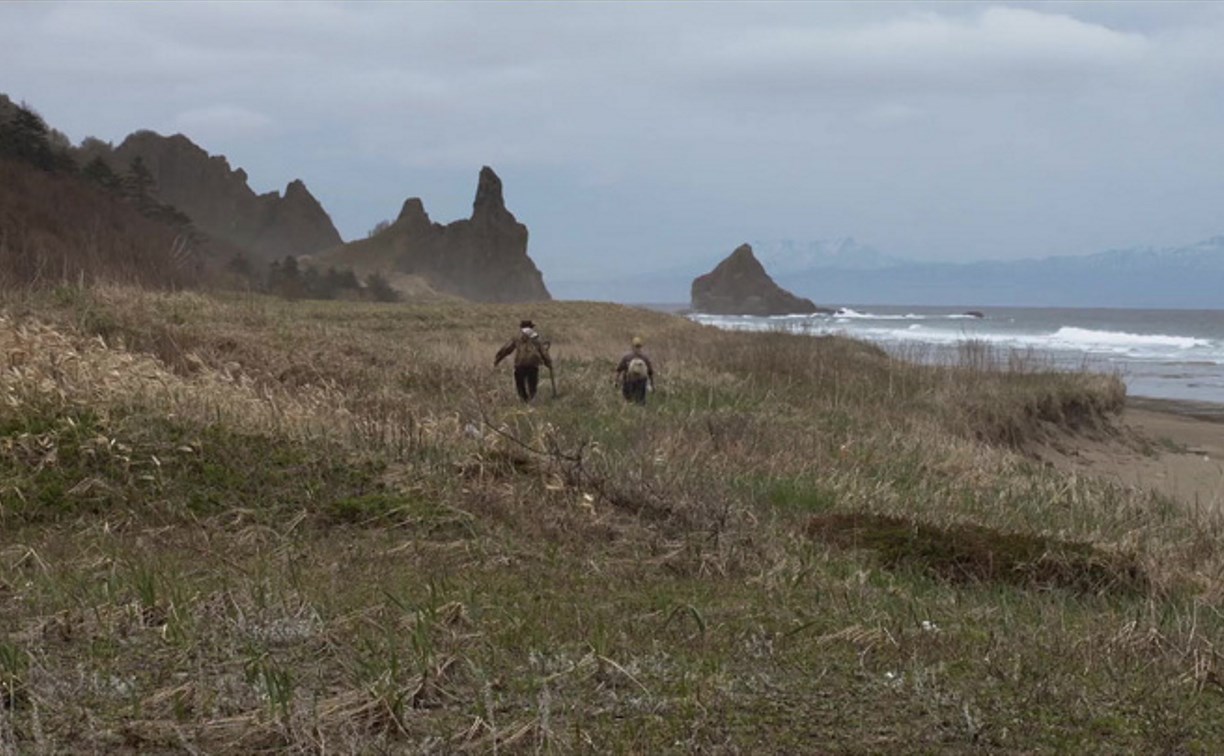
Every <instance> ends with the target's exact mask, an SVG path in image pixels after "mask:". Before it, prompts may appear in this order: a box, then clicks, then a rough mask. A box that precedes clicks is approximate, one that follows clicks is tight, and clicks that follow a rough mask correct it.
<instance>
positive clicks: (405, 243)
mask: <svg viewBox="0 0 1224 756" xmlns="http://www.w3.org/2000/svg"><path fill="white" fill-rule="evenodd" d="M313 263H314V264H316V265H319V266H325V265H336V266H341V267H346V268H352V269H354V270H357V271H359V272H366V271H369V272H378V273H383V274H389V275H394V274H396V273H399V274H407V275H412V276H419V277H421V278H422V279H424V280H425V281H427V282H428V283H429V284H430V285H431V286H433V287H434V288H435V289H437V290H439V291H441V292H445V293H449V294H453V295H457V296H460V297H463V298H465V299H470V300H473V301H477V302H535V301H543V300H547V299H550V297H549V294H548V289H547V288H546V287H545V285H544V277H543V275H542V274H541V273H540V271H539V269H538V268H537V267H536V265H535V263H534V262H533V261H532V259H531V257H530V256H529V255H528V254H527V227H526V226H525V225H523V224H522V223H519V222H518V219H516V218H515V217H514V214H513V213H511V212H510V211H509V210H507V209H506V202H505V199H504V198H503V196H502V182H501V179H500V178H499V177H498V176H497V174H496V173H494V172H493V169H492V168H489V167H488V166H485V167H484V168H481V170H480V177H479V180H478V182H477V185H476V198H475V200H474V201H473V203H472V215H471V217H470V218H467V219H465V220H457V221H454V222H452V223H448V224H446V225H442V224H440V223H435V222H433V221H431V220H430V218H429V215H428V213H426V212H425V206H424V204H422V202H421V200H420V199H418V198H415V197H413V198H410V199H408V200H406V201H405V202H404V205H403V207H402V208H401V210H400V214H399V217H397V218H396V219H395V222H394V223H391V224H389V225H388V226H387V227H385V228H383V229H381V230H379V231H378V233H376V234H374V235H372V236H370V237H369V238H367V239H361V240H358V241H354V242H351V243H349V244H346V245H344V246H343V247H339V248H336V249H331V250H328V251H326V252H324V253H322V254H321V255H319V256H318V258H317V259H316V260H314V261H313Z"/></svg>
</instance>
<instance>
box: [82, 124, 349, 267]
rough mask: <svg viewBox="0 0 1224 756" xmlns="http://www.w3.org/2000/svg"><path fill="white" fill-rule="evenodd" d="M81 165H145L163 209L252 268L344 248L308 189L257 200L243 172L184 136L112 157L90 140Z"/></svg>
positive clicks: (138, 142) (136, 138) (126, 144)
mask: <svg viewBox="0 0 1224 756" xmlns="http://www.w3.org/2000/svg"><path fill="white" fill-rule="evenodd" d="M78 159H79V162H80V163H81V164H82V165H85V164H88V163H89V162H90V161H92V160H94V159H101V160H103V161H105V162H106V163H107V164H108V165H109V166H110V168H111V170H113V171H116V172H122V171H125V170H129V169H130V167H131V166H132V165H133V163H135V162H137V161H139V163H140V164H141V165H142V166H143V168H144V170H147V172H148V174H149V177H150V180H151V191H152V192H153V194H154V195H155V196H156V197H157V199H158V200H159V201H161V202H164V203H166V204H168V205H171V206H173V207H174V208H176V209H177V210H179V211H180V212H182V213H184V214H185V215H186V216H187V217H189V218H190V219H191V221H192V223H194V224H195V226H196V227H197V228H198V229H200V230H201V231H203V232H205V233H207V234H209V235H210V236H212V237H215V238H217V239H221V240H224V241H225V242H227V243H229V244H231V245H233V246H234V247H236V248H238V249H241V250H243V251H244V252H245V253H246V255H247V256H248V257H249V258H250V260H251V261H252V262H256V263H267V262H270V261H272V260H277V259H281V258H283V257H285V256H286V255H293V256H299V255H308V254H311V253H314V252H318V251H319V250H322V249H326V248H329V247H333V246H335V245H337V244H339V243H340V242H341V239H340V234H339V232H337V231H336V227H335V226H334V225H333V224H332V221H331V218H330V217H328V215H327V212H326V211H325V210H324V209H323V207H322V206H321V205H320V204H319V202H318V200H316V199H315V198H314V196H313V195H312V194H311V193H310V190H309V189H307V188H306V185H305V184H304V183H303V182H302V181H300V180H295V181H291V182H290V183H289V184H288V186H286V187H285V191H284V194H283V195H282V194H281V193H278V192H268V193H266V194H256V193H255V192H254V191H253V190H252V189H251V187H250V185H249V184H248V183H247V174H246V172H245V171H244V170H242V169H241V168H237V169H234V168H231V167H230V164H229V161H228V160H226V158H225V156H224V155H210V154H209V153H208V152H206V151H205V150H204V149H203V148H201V147H199V146H198V145H196V144H195V143H194V142H192V141H191V140H190V139H189V138H187V137H186V136H184V135H182V134H175V135H173V136H162V135H161V134H157V133H154V132H152V131H138V132H136V133H134V134H131V135H130V136H128V137H127V138H126V139H124V140H123V142H122V143H121V144H120V145H119V146H118V147H115V148H114V149H113V150H112V149H110V147H109V146H108V145H106V144H104V143H102V142H99V141H98V140H87V141H86V142H85V143H84V144H83V145H82V146H81V148H80V150H79V158H78Z"/></svg>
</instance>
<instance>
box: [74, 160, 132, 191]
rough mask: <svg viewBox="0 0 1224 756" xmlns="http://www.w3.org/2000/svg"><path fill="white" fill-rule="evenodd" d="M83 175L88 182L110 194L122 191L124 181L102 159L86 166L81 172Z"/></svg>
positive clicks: (90, 162)
mask: <svg viewBox="0 0 1224 756" xmlns="http://www.w3.org/2000/svg"><path fill="white" fill-rule="evenodd" d="M81 175H82V176H84V177H85V178H86V179H87V180H89V181H92V182H93V183H95V184H97V185H98V186H100V187H102V188H103V189H105V190H107V191H108V192H117V191H119V189H120V186H121V184H122V181H121V180H120V179H119V176H117V175H116V174H115V172H114V171H113V170H111V167H110V166H109V165H107V164H106V161H105V160H103V159H102V158H100V157H95V158H94V159H93V160H90V161H89V163H88V164H86V166H85V168H84V169H83V170H82V171H81Z"/></svg>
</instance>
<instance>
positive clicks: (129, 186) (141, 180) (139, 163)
mask: <svg viewBox="0 0 1224 756" xmlns="http://www.w3.org/2000/svg"><path fill="white" fill-rule="evenodd" d="M154 183H155V182H154V181H153V174H152V173H150V172H149V167H148V166H147V165H145V162H144V160H143V159H142V158H141V157H140V156H139V155H138V156H136V157H134V158H132V162H131V163H129V164H128V172H127V175H125V176H124V177H123V195H124V196H125V197H127V199H128V200H129V201H130V202H131V203H132V204H134V205H136V208H137V209H138V210H140V212H142V213H146V214H147V213H148V212H149V211H151V210H152V209H153V206H154V205H155V204H157V203H156V202H155V201H154V199H153V189H154Z"/></svg>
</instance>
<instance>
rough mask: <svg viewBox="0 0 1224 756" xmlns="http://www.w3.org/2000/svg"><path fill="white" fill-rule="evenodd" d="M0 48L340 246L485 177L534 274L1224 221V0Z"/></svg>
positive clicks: (941, 255)
mask: <svg viewBox="0 0 1224 756" xmlns="http://www.w3.org/2000/svg"><path fill="white" fill-rule="evenodd" d="M0 38H2V39H3V40H4V43H3V44H2V45H0V92H4V93H7V94H8V95H10V96H11V97H12V98H13V99H15V100H25V101H26V102H28V103H29V104H31V105H33V106H34V107H35V108H36V109H37V110H38V111H39V112H41V113H42V114H43V116H44V117H45V118H46V119H47V120H48V122H49V123H50V124H51V125H53V126H55V127H57V128H59V129H60V130H61V131H64V132H65V133H67V134H68V136H69V137H70V138H72V139H73V140H74V141H79V140H80V139H82V138H83V137H85V136H90V135H92V136H97V137H99V138H102V139H104V140H108V141H114V142H116V143H117V142H119V141H121V140H122V139H123V137H124V136H125V135H127V134H128V133H129V132H131V131H134V130H136V129H141V128H149V129H153V130H155V131H158V132H161V133H165V134H170V133H175V132H182V133H184V134H187V135H188V136H189V137H191V139H193V140H194V141H195V142H196V143H197V144H199V145H201V146H202V147H204V148H205V149H206V150H208V151H209V152H212V153H221V154H224V155H226V156H227V157H228V158H229V160H230V163H231V165H233V166H235V167H239V166H240V167H242V168H244V169H246V171H247V173H248V174H249V176H250V181H251V184H252V186H253V188H255V189H256V190H257V191H268V190H272V189H278V190H279V189H283V188H284V185H285V184H286V183H287V182H288V181H290V180H292V179H294V178H301V179H303V180H304V181H305V182H306V184H307V186H308V187H309V188H310V190H311V191H312V192H313V193H314V194H315V196H316V197H318V198H319V200H320V201H321V202H322V203H323V205H324V207H325V208H327V210H328V211H329V212H330V213H331V216H332V218H333V220H334V221H335V223H336V226H337V227H338V228H339V230H340V232H341V234H342V235H343V236H344V237H345V238H355V237H360V236H363V235H364V234H365V232H366V230H367V229H369V228H370V227H371V226H373V225H374V224H375V223H377V222H378V221H380V220H382V219H384V218H393V217H394V216H395V215H396V213H397V212H398V210H399V207H400V205H401V203H402V202H403V200H404V199H405V198H407V197H409V196H420V197H421V198H422V199H423V200H424V202H425V207H426V209H427V210H428V211H429V213H430V215H431V217H432V218H433V219H434V220H437V221H442V222H448V221H450V220H454V219H456V218H459V217H466V216H467V215H468V213H469V212H470V209H471V201H472V197H473V195H474V192H475V185H476V177H477V173H478V171H479V169H480V166H481V165H485V164H488V165H491V166H493V167H494V169H495V170H496V171H497V172H498V173H499V174H500V175H501V177H502V179H503V181H504V183H505V189H506V198H507V203H508V205H509V207H510V210H511V211H512V212H514V213H515V214H516V215H517V216H518V218H519V220H521V221H523V222H524V223H526V224H527V225H528V227H529V228H530V230H531V246H530V250H529V251H530V253H531V255H532V257H533V258H535V259H536V261H537V263H538V264H539V265H540V267H541V268H542V269H543V270H544V273H545V277H546V280H548V281H562V280H565V279H571V278H580V277H583V276H585V275H590V274H591V273H592V272H595V271H608V272H631V271H633V270H640V269H650V268H656V267H664V266H671V265H676V266H684V265H694V266H695V269H694V270H693V273H694V274H696V273H700V272H704V269H705V268H708V267H709V266H710V265H712V264H713V263H714V262H716V261H717V260H718V259H719V258H721V257H723V256H725V255H726V254H727V253H729V252H730V251H731V250H732V249H733V248H734V247H735V246H737V245H738V244H740V243H741V242H743V241H748V240H756V239H795V240H799V241H804V240H815V239H828V238H834V237H843V236H853V237H855V238H856V239H858V240H859V241H860V242H861V243H865V244H869V245H871V246H874V247H876V248H878V249H880V250H881V251H883V252H885V253H888V254H891V255H895V256H900V257H909V258H915V259H925V260H971V259H999V258H1014V257H1033V256H1045V255H1050V254H1081V253H1090V252H1097V251H1101V250H1104V249H1108V248H1114V247H1125V246H1132V245H1137V244H1152V245H1177V244H1182V243H1189V242H1193V241H1197V240H1199V239H1202V238H1205V237H1208V236H1212V235H1216V234H1224V3H1197V4H1194V3H1187V4H1178V3H1172V2H1154V3H1119V4H1112V3H1100V2H1083V3H1054V2H1050V3H1037V4H1033V3H985V2H983V3H956V4H946V5H945V4H938V3H926V2H923V3H904V2H893V3H880V4H873V3H867V2H853V3H845V4H839V3H827V2H826V3H812V4H800V3H781V4H765V3H747V4H735V3H708V4H703V3H684V4H680V3H675V4H640V3H634V4H613V3H559V4H552V3H521V4H506V3H438V4H428V3H402V4H401V3H324V2H314V3H305V4H291V3H284V2H276V3H270V2H269V3H239V2H222V3H215V4H213V3H126V2H125V3H107V2H78V3H54V2H37V3H35V2H30V3H14V2H3V3H0ZM703 266H704V267H703ZM696 268H702V269H696ZM559 293H561V294H562V295H564V291H563V290H562V291H561V292H559Z"/></svg>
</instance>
